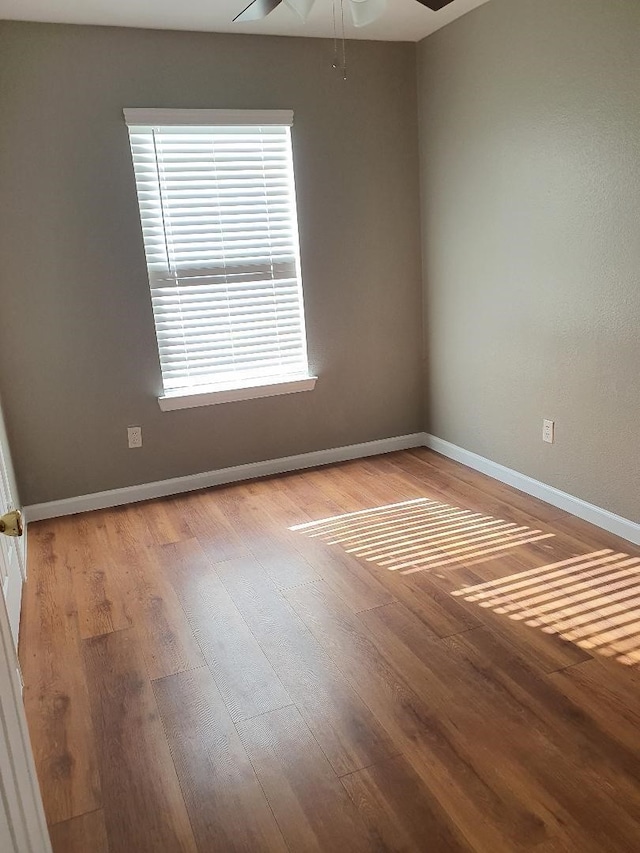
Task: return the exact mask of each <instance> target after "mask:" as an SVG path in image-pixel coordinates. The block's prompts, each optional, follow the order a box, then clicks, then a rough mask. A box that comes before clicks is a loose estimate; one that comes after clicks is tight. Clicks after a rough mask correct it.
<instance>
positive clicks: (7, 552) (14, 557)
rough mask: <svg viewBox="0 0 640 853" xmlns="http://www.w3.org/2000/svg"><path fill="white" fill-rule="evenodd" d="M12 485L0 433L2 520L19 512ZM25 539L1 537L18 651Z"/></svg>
mask: <svg viewBox="0 0 640 853" xmlns="http://www.w3.org/2000/svg"><path fill="white" fill-rule="evenodd" d="M10 483H11V481H10V478H9V468H8V463H7V457H6V456H5V452H4V448H3V436H2V430H0V516H2V515H4V514H5V513H6V512H9V510H12V509H17V507H16V503H15V499H14V496H13V495H12V494H11V485H10ZM24 541H25V537H21V538H19V539H18V538H16V537H13V536H0V585H1V586H2V595H3V597H4V600H5V602H6V606H7V614H8V616H9V626H10V628H11V634H12V636H13V642H14V645H15V647H16V648H17V647H18V630H19V628H20V602H21V600H22V584H23V582H24V580H25V553H24Z"/></svg>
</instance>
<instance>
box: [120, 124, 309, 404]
mask: <svg viewBox="0 0 640 853" xmlns="http://www.w3.org/2000/svg"><path fill="white" fill-rule="evenodd" d="M125 119H126V121H127V124H128V126H129V136H130V142H131V151H132V155H133V164H134V170H135V178H136V187H137V191H138V201H139V207H140V219H141V222H142V232H143V237H144V246H145V251H146V258H147V268H148V272H149V283H150V287H151V297H152V303H153V314H154V319H155V326H156V334H157V338H158V349H159V353H160V364H161V368H162V379H163V384H164V390H165V393H171V392H173V393H179V392H181V391H183V392H184V393H194V392H200V391H202V390H207V389H209V388H211V390H216V389H225V388H242V387H246V386H250V385H254V384H265V383H268V382H274V381H290V380H291V379H294V378H296V377H306V376H307V375H308V365H307V346H306V337H305V327H304V311H303V302H302V284H301V276H300V261H299V248H298V226H297V218H296V201H295V188H294V177H293V159H292V153H291V138H290V125H291V121H292V114H291V113H287V112H251V111H249V112H236V111H217V110H179V111H168V110H125Z"/></svg>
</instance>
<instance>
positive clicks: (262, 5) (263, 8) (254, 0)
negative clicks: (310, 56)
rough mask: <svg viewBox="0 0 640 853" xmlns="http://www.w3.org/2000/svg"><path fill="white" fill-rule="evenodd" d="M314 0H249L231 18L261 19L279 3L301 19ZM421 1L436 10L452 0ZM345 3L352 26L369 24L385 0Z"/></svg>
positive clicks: (384, 3) (308, 10)
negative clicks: (351, 19) (348, 9)
mask: <svg viewBox="0 0 640 853" xmlns="http://www.w3.org/2000/svg"><path fill="white" fill-rule="evenodd" d="M314 2H315V0H251V3H249V5H248V6H247V7H246V9H243V10H242V12H240V14H239V15H236V16H235V18H234V19H233V21H234V23H235V22H236V21H239V22H241V23H246V22H247V21H261V20H262V19H263V18H266V17H267V15H268V14H270V13H271V12H273V10H274V9H277V8H278V6H279V5H280V4H281V3H284V4H285V5H286V6H289V8H290V9H293V10H294V11H295V12H297V13H298V15H300V17H301V18H302V19H303V20H306V18H307V15H308V14H309V12H310V11H311V7H312V6H313V4H314ZM417 2H418V3H422V5H423V6H426V7H427V9H431V10H432V11H433V12H437V11H438V10H439V9H443V8H444V7H445V6H448V5H449V3H453V0H417ZM347 5H348V6H349V8H350V9H351V16H352V18H353V23H354V26H356V27H364V26H366V25H367V24H371V23H372V22H373V21H375V20H376V19H377V18H379V17H380V15H381V14H382V13H383V12H384V10H385V7H386V5H387V0H347Z"/></svg>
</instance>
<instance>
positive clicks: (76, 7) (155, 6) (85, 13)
mask: <svg viewBox="0 0 640 853" xmlns="http://www.w3.org/2000/svg"><path fill="white" fill-rule="evenodd" d="M336 2H337V3H338V5H339V2H340V0H336ZM486 2H487V0H454V2H453V3H451V4H450V5H449V6H446V7H445V8H444V9H441V10H440V11H439V12H432V11H430V10H429V9H427V8H426V7H425V6H422V5H420V3H417V2H416V0H387V9H386V12H385V13H384V15H383V16H382V17H381V18H380V19H379V20H378V21H375V22H374V23H373V24H370V25H369V26H368V27H364V28H360V29H356V28H355V27H353V26H352V25H351V23H350V21H349V12H348V9H346V8H345V24H346V27H345V30H346V34H347V37H348V38H361V39H375V40H378V41H419V40H420V39H422V38H424V37H425V36H428V35H429V33H432V32H434V31H435V30H438V29H440V27H443V26H445V24H448V23H450V22H451V21H453V20H454V19H455V18H459V17H460V15H464V14H465V13H466V12H469V11H471V9H475V8H476V6H481V5H482V4H483V3H486ZM248 3H249V0H0V19H11V20H17V21H49V22H54V23H62V24H101V25H104V26H118V27H148V28H151V29H163V30H204V31H209V32H225V33H263V34H267V35H282V36H320V37H324V38H332V37H333V16H332V0H316V3H315V6H314V8H313V10H312V12H311V14H310V16H309V18H308V20H307V21H306V23H303V22H302V21H301V20H300V19H299V18H298V17H297V16H296V14H295V12H293V11H291V10H290V9H289V8H287V7H286V6H285V5H284V4H282V5H281V6H280V7H279V8H278V9H276V10H275V11H274V12H272V13H271V15H269V17H268V18H266V19H265V20H263V21H259V22H256V23H252V24H233V23H232V19H233V17H234V16H235V15H237V14H238V13H239V12H241V11H242V9H244V7H245V6H247V5H248ZM346 5H347V4H346V3H345V7H346Z"/></svg>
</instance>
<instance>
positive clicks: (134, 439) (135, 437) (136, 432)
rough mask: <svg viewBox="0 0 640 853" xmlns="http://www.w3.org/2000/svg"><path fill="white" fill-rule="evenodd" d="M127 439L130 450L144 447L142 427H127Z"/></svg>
mask: <svg viewBox="0 0 640 853" xmlns="http://www.w3.org/2000/svg"><path fill="white" fill-rule="evenodd" d="M127 438H128V441H129V447H130V448H136V447H142V427H139V426H135V427H127Z"/></svg>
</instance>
